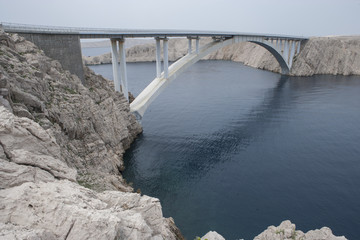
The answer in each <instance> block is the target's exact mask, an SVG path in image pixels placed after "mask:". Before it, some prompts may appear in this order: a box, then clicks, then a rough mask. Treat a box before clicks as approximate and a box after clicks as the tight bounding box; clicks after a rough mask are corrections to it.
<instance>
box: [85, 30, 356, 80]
mask: <svg viewBox="0 0 360 240" xmlns="http://www.w3.org/2000/svg"><path fill="white" fill-rule="evenodd" d="M209 41H211V39H208V38H205V39H201V41H200V42H201V44H205V43H208V42H209ZM169 43H170V44H169V60H170V61H176V60H177V59H179V58H181V57H183V56H184V55H185V54H186V53H187V40H186V39H170V41H169ZM204 60H231V61H235V62H241V63H244V64H245V65H248V66H251V67H255V68H260V69H265V70H269V71H273V72H278V73H279V72H280V66H279V64H278V63H277V61H276V59H275V58H274V57H273V56H272V55H271V53H270V52H268V51H267V50H265V49H264V48H263V47H261V46H258V45H256V44H253V43H238V44H234V45H231V46H227V47H224V48H223V49H221V50H219V51H216V52H214V53H212V54H210V55H208V56H206V57H205V58H204ZM127 61H129V62H136V61H155V45H154V44H147V45H139V46H135V47H132V48H130V49H128V50H127ZM84 63H85V64H87V65H92V64H102V63H111V54H110V53H108V54H105V55H102V56H97V57H84ZM314 74H332V75H336V74H341V75H360V37H359V36H353V37H318V38H310V39H309V40H308V41H307V42H306V43H305V44H303V45H302V48H301V51H300V53H299V54H298V55H296V56H295V59H294V63H293V66H292V69H291V72H290V75H293V76H311V75H314Z"/></svg>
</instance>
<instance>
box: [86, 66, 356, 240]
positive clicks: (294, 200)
mask: <svg viewBox="0 0 360 240" xmlns="http://www.w3.org/2000/svg"><path fill="white" fill-rule="evenodd" d="M128 67H129V69H128V73H129V86H130V90H131V91H133V92H134V93H135V94H138V93H139V92H140V89H142V88H143V87H144V86H146V85H147V83H148V82H150V81H151V79H152V78H153V76H154V75H155V65H154V64H153V63H141V64H137V63H136V64H128ZM93 69H94V70H95V71H97V72H99V73H101V72H102V73H103V74H105V75H106V74H107V76H108V77H109V78H112V77H111V76H112V73H111V65H107V66H96V67H93ZM105 72H106V73H105ZM142 125H143V128H144V133H143V134H142V135H141V136H140V137H139V138H138V139H137V140H136V141H135V143H134V144H133V145H132V147H131V149H129V150H128V151H127V152H126V154H125V164H126V171H125V172H124V175H125V178H126V179H127V180H128V181H129V182H133V183H134V188H135V189H137V188H140V189H141V191H142V193H143V194H146V195H150V196H154V197H158V198H159V199H160V200H161V203H162V206H163V212H164V215H165V216H166V217H169V216H172V217H173V218H174V219H175V223H176V224H177V226H178V227H179V228H180V229H181V231H182V233H183V234H184V235H185V237H186V238H187V239H193V238H194V237H195V236H202V235H203V234H205V233H206V232H208V231H209V230H215V231H217V232H219V233H220V234H222V235H223V236H224V237H225V238H226V239H236V238H244V239H246V240H248V239H253V238H254V237H255V236H256V235H257V234H259V233H261V232H262V231H263V230H265V229H266V228H267V227H268V226H269V225H278V224H280V222H281V221H283V220H286V219H290V220H291V221H292V222H294V223H295V224H296V226H297V229H301V230H303V231H308V230H310V229H315V228H321V227H323V226H328V227H330V228H331V229H332V230H333V232H334V234H335V235H345V236H346V237H347V238H348V239H360V77H344V76H315V77H307V78H297V77H289V78H288V77H281V76H280V75H278V74H274V73H270V72H266V71H261V70H257V69H253V68H249V67H245V66H243V65H241V64H239V63H234V62H225V61H203V62H200V63H197V64H195V65H194V66H193V67H192V68H191V69H190V70H189V71H187V72H186V73H184V74H182V75H181V76H180V77H179V78H178V79H176V80H175V81H174V82H173V83H172V84H171V85H170V86H169V87H168V88H167V89H166V90H165V91H164V92H163V93H162V94H161V95H160V96H159V97H158V98H157V99H156V100H155V101H154V102H153V104H152V105H151V106H150V108H149V109H148V111H147V112H146V113H145V116H144V118H143V121H142Z"/></svg>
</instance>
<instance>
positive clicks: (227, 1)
mask: <svg viewBox="0 0 360 240" xmlns="http://www.w3.org/2000/svg"><path fill="white" fill-rule="evenodd" d="M0 21H1V22H14V23H26V24H37V25H57V26H72V27H109V28H128V29H187V30H218V31H237V32H251V33H273V34H277V33H278V34H289V35H303V36H324V35H355V34H356V35H360V0H61V1H60V0H0Z"/></svg>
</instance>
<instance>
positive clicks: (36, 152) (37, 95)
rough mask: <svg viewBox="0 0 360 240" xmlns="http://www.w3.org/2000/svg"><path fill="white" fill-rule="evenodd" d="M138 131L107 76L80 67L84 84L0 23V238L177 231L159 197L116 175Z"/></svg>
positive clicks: (164, 235) (171, 235)
mask: <svg viewBox="0 0 360 240" xmlns="http://www.w3.org/2000/svg"><path fill="white" fill-rule="evenodd" d="M141 131H142V129H141V126H140V125H139V124H138V123H137V121H136V120H135V118H134V116H133V115H132V114H130V112H129V104H128V103H127V101H126V99H125V98H124V97H123V95H122V94H120V93H116V92H114V90H113V86H112V84H111V83H110V82H109V81H108V80H106V79H104V78H103V77H101V76H97V75H95V74H94V73H93V72H92V71H91V70H89V69H86V77H85V85H83V84H82V83H81V81H80V79H79V78H78V77H77V76H75V75H71V74H70V73H69V72H68V71H64V70H63V68H62V67H61V65H60V63H59V62H58V61H55V60H53V59H50V58H48V57H47V56H45V55H44V53H43V52H42V51H40V50H39V49H38V48H37V47H36V46H35V45H34V44H32V43H30V42H27V41H25V40H24V39H23V38H21V37H19V36H18V35H7V34H5V33H4V32H3V31H1V29H0V199H1V200H0V209H1V210H0V236H1V237H0V238H4V239H19V238H20V239H25V238H26V239H28V238H31V239H101V238H104V237H105V238H109V239H148V238H159V239H176V238H180V237H181V234H180V233H179V231H178V230H177V228H176V227H175V225H174V223H173V221H172V219H165V218H163V216H162V210H161V205H160V203H159V200H158V199H156V198H151V197H148V196H141V195H140V194H138V193H131V191H132V188H131V187H129V186H128V185H127V184H126V183H125V182H124V180H123V179H122V177H121V174H120V171H121V169H122V167H123V161H122V155H123V153H124V151H125V149H126V148H128V147H129V146H130V143H131V142H132V141H133V140H134V138H135V137H136V135H137V134H139V133H140V132H141ZM78 183H80V184H82V185H83V186H86V187H87V188H84V187H83V186H81V185H79V184H78ZM88 188H90V189H88ZM94 190H97V191H103V192H101V193H98V192H95V191H94ZM104 190H121V191H122V192H121V191H104Z"/></svg>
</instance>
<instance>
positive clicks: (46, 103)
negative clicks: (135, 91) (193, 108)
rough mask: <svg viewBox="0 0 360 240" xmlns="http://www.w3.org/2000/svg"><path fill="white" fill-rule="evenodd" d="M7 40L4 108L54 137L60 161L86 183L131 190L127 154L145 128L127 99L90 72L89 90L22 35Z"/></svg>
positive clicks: (1, 66) (0, 59)
mask: <svg viewBox="0 0 360 240" xmlns="http://www.w3.org/2000/svg"><path fill="white" fill-rule="evenodd" d="M4 36H5V35H4ZM4 38H5V37H4ZM7 39H8V41H7V42H10V45H8V44H2V45H1V49H0V51H1V52H0V73H1V75H0V88H1V89H6V91H4V92H6V94H3V95H4V96H2V99H3V100H2V101H3V102H5V100H6V101H7V102H8V104H6V103H4V104H3V105H4V106H5V105H7V107H8V109H9V110H10V111H13V112H14V114H15V115H17V116H20V117H26V118H28V119H31V120H34V121H36V122H37V123H39V124H40V126H41V127H42V128H44V129H46V130H47V131H48V132H50V133H51V135H52V136H54V138H55V139H56V142H57V144H58V145H59V147H60V151H59V154H58V155H59V156H60V159H61V160H63V161H64V162H65V163H66V164H67V165H68V166H70V167H73V168H75V169H77V171H78V181H79V182H80V183H82V184H84V185H86V186H88V187H91V188H93V189H96V190H111V189H112V190H123V191H130V190H131V188H130V187H129V186H127V185H126V184H124V180H123V179H122V177H121V175H120V171H121V169H122V168H123V162H122V155H123V153H124V151H125V149H127V148H128V147H129V146H130V143H131V142H132V141H133V140H134V139H135V137H136V135H137V134H139V133H140V132H141V131H142V129H141V126H140V125H139V124H138V122H137V121H136V119H135V117H134V116H133V115H132V114H131V113H130V111H129V105H128V104H127V102H126V99H125V98H124V97H123V95H122V94H120V93H116V92H115V91H114V90H113V86H112V83H110V82H109V81H108V80H106V79H104V78H103V77H101V76H98V75H96V74H95V73H94V72H92V71H91V70H90V69H88V68H86V70H85V74H86V75H85V86H84V85H83V84H82V83H81V81H80V79H79V78H78V77H77V76H75V75H72V74H70V73H69V72H68V71H64V70H63V69H62V67H61V65H60V63H59V62H58V61H56V60H53V59H50V58H48V57H47V56H45V55H44V54H43V52H42V51H41V50H39V49H38V48H37V47H36V46H35V45H34V44H32V43H30V42H28V41H25V40H24V39H23V38H21V37H19V36H17V35H13V36H12V37H7ZM9 106H10V107H9Z"/></svg>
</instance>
